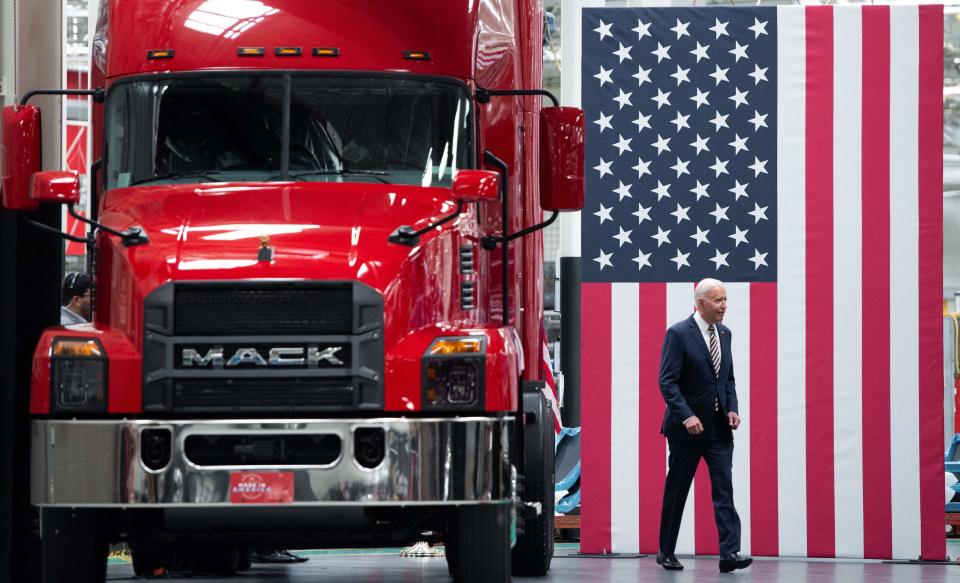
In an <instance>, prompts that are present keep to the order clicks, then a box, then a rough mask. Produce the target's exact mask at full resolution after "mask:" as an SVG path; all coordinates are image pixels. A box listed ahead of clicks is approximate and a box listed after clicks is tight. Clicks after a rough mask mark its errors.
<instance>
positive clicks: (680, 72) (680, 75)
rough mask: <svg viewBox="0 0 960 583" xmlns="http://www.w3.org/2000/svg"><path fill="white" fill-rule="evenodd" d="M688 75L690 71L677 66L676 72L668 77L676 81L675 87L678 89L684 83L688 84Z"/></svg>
mask: <svg viewBox="0 0 960 583" xmlns="http://www.w3.org/2000/svg"><path fill="white" fill-rule="evenodd" d="M688 73H690V69H683V68H681V67H680V65H677V72H676V73H674V74H672V75H670V76H671V77H673V78H674V79H676V80H677V87H679V86H680V84H681V83H683V82H684V81H686V82H687V83H689V82H690V77H688V76H687V74H688Z"/></svg>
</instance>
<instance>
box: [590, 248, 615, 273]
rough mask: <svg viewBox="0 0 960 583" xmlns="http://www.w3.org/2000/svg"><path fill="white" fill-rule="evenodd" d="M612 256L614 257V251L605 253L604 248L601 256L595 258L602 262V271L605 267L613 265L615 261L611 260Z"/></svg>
mask: <svg viewBox="0 0 960 583" xmlns="http://www.w3.org/2000/svg"><path fill="white" fill-rule="evenodd" d="M611 257H613V253H604V252H603V249H601V250H600V257H596V258H594V261H596V262H597V263H599V264H600V271H603V268H604V267H613V262H611V261H610V258H611Z"/></svg>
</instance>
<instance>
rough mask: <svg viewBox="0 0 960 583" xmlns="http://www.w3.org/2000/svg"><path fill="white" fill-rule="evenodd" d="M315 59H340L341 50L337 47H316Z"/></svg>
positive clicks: (314, 50) (314, 49)
mask: <svg viewBox="0 0 960 583" xmlns="http://www.w3.org/2000/svg"><path fill="white" fill-rule="evenodd" d="M313 56H314V57H339V56H340V49H338V48H337V47H314V48H313Z"/></svg>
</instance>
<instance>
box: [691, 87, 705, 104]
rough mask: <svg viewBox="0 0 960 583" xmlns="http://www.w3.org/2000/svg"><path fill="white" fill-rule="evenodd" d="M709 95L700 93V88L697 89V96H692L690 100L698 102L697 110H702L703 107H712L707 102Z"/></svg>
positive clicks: (703, 92)
mask: <svg viewBox="0 0 960 583" xmlns="http://www.w3.org/2000/svg"><path fill="white" fill-rule="evenodd" d="M708 95H710V92H709V91H700V88H699V87H697V94H696V95H692V96H690V99H692V100H693V101H694V102H696V104H697V109H700V106H701V105H710V102H709V101H707V96H708Z"/></svg>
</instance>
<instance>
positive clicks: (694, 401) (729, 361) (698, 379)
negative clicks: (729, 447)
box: [660, 316, 737, 438]
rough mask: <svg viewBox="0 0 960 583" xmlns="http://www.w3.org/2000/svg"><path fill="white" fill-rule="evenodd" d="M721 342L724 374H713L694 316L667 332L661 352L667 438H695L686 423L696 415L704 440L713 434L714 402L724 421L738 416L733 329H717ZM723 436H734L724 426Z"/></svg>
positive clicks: (662, 389)
mask: <svg viewBox="0 0 960 583" xmlns="http://www.w3.org/2000/svg"><path fill="white" fill-rule="evenodd" d="M717 332H718V340H719V341H720V374H719V375H716V374H714V372H713V363H712V361H711V360H710V350H709V349H708V348H707V345H706V343H705V342H704V340H703V334H701V333H700V328H699V327H698V326H697V322H696V320H694V319H693V316H690V317H689V318H687V319H686V320H683V321H682V322H677V323H676V324H674V325H673V326H671V327H670V328H669V329H668V330H667V334H666V336H665V337H664V339H663V349H662V350H661V352H660V393H661V394H663V400H664V401H666V402H667V410H666V412H664V415H663V425H661V427H660V432H661V433H663V434H664V435H666V436H667V437H674V438H695V437H697V436H693V435H690V434H689V433H687V430H686V428H685V427H684V426H683V421H684V419H687V418H689V417H691V416H693V415H696V416H697V417H698V418H699V419H700V421H701V422H702V423H703V425H704V432H703V433H702V434H701V436H702V437H706V436H707V435H709V434H710V430H711V429H712V428H713V424H714V419H715V414H714V410H713V403H714V399H718V400H719V402H720V411H721V413H723V417H726V413H728V412H734V413H735V412H737V386H736V381H735V380H734V377H733V357H732V356H731V352H730V341H731V339H732V336H731V334H730V329H729V328H727V327H726V326H724V325H723V324H718V325H717ZM720 430H721V431H722V433H723V435H729V436H730V437H731V438H732V437H733V434H732V433H731V431H730V428H729V426H727V424H726V423H725V422H724V424H723V426H722V427H721V428H720Z"/></svg>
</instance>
